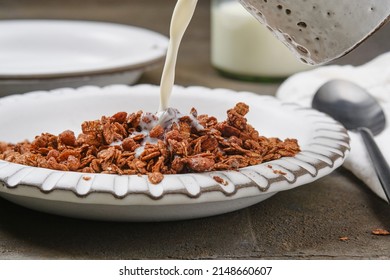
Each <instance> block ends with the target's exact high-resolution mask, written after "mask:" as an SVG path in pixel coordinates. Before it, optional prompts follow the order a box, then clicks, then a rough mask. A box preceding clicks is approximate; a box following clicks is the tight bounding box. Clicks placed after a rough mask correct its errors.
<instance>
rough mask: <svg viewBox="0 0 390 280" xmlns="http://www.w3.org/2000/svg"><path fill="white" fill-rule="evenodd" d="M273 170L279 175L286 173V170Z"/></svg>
mask: <svg viewBox="0 0 390 280" xmlns="http://www.w3.org/2000/svg"><path fill="white" fill-rule="evenodd" d="M273 172H274V173H275V174H279V175H287V173H286V172H283V171H282V170H278V169H275V170H274V171H273Z"/></svg>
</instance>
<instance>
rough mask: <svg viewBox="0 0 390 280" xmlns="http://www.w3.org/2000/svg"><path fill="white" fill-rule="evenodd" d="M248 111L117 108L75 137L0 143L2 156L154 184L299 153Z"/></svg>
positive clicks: (47, 135) (65, 134)
mask: <svg viewBox="0 0 390 280" xmlns="http://www.w3.org/2000/svg"><path fill="white" fill-rule="evenodd" d="M248 111H249V106H248V105H246V104H244V103H237V104H236V106H235V107H234V108H232V109H230V110H228V111H227V119H226V120H224V121H222V122H219V121H218V120H217V119H216V118H215V117H213V116H208V115H198V113H197V111H196V110H195V109H192V110H191V112H190V114H189V115H180V114H179V113H178V112H177V111H176V110H172V111H171V113H172V112H173V115H172V114H171V115H170V117H169V116H168V118H167V117H166V116H165V119H164V117H163V116H157V115H155V114H151V113H144V112H142V111H138V112H136V113H131V114H128V113H126V112H118V113H116V114H114V115H113V116H110V117H107V116H103V117H101V119H100V120H93V121H85V122H83V123H82V125H81V130H82V133H80V134H79V135H77V136H76V135H75V133H74V132H73V131H70V130H65V131H64V132H62V133H60V134H59V135H53V134H50V133H42V134H41V135H39V136H36V137H35V139H34V140H33V141H32V142H30V141H24V142H20V143H17V144H11V143H5V142H0V159H2V160H6V161H10V162H14V163H18V164H24V165H29V166H35V167H42V168H50V169H56V170H63V171H77V172H85V173H109V174H121V175H122V174H129V175H134V174H147V175H148V178H149V181H150V182H151V183H154V184H157V183H159V182H161V180H162V179H163V174H180V173H191V172H206V171H215V170H236V169H238V168H242V167H246V166H249V165H255V164H259V163H262V162H266V161H270V160H275V159H279V158H281V157H285V156H294V155H296V154H297V153H298V152H299V151H300V148H299V145H298V143H297V140H296V139H285V140H284V141H282V140H280V139H278V138H267V137H264V136H261V135H259V132H258V131H256V130H255V129H254V128H253V127H252V126H251V125H250V124H248V122H247V119H246V118H245V115H246V114H247V113H248ZM172 116H173V117H172Z"/></svg>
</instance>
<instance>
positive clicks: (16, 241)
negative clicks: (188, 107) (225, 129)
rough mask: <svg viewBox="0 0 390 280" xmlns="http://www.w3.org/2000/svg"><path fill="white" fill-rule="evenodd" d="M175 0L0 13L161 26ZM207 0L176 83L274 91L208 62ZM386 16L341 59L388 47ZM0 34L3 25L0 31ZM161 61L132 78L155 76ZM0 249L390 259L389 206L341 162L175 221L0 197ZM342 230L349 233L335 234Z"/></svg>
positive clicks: (8, 254) (93, 0)
mask: <svg viewBox="0 0 390 280" xmlns="http://www.w3.org/2000/svg"><path fill="white" fill-rule="evenodd" d="M175 2H176V1H175V0H161V1H155V0H128V1H124V0H86V1H78V0H77V1H76V0H68V1H60V0H51V1H49V0H46V1H44V0H35V1H28V0H19V1H13V0H0V19H19V18H61V19H82V20H98V21H109V22H118V23H124V24H130V25H136V26H142V27H145V28H149V29H152V30H155V31H157V32H160V33H163V34H166V35H167V34H168V29H169V21H170V16H171V14H172V11H173V7H174V5H175ZM209 7H210V3H209V1H207V0H200V1H199V4H198V8H197V11H196V14H195V16H194V18H193V21H192V23H191V25H190V27H189V29H188V32H187V33H186V35H185V38H184V41H183V44H182V46H181V49H180V55H179V58H178V64H177V75H176V83H177V84H180V85H184V86H187V85H201V86H206V87H212V88H215V87H224V88H230V89H234V90H248V91H252V92H255V93H258V94H261V95H274V94H275V91H276V89H277V88H278V86H279V84H261V83H248V82H241V81H236V80H230V79H226V78H223V77H221V76H219V75H218V74H217V73H216V71H215V70H214V69H213V68H212V66H211V65H210V56H209V53H210V32H209V30H210V26H209V24H210V21H209V16H210V13H209ZM389 34H390V24H389V25H388V26H386V27H385V28H383V29H382V30H380V31H379V32H378V33H376V34H375V35H374V36H372V37H371V38H370V39H369V40H368V41H366V42H365V43H363V44H362V45H361V46H360V47H359V48H358V49H357V50H355V51H354V52H352V53H350V54H349V55H347V56H345V57H343V58H342V59H339V60H338V61H336V62H335V63H338V64H354V65H359V64H362V63H364V62H367V61H368V60H370V59H372V58H374V57H375V56H377V55H378V54H380V53H383V52H386V51H389V50H390V40H389V38H390V36H389ZM0 35H1V34H0ZM161 69H162V68H161V67H158V68H155V69H152V70H150V71H148V72H146V73H145V74H144V75H143V77H142V78H141V80H140V81H139V82H140V83H151V84H159V81H160V75H161ZM0 213H1V214H0V259H172V258H174V259H225V258H228V259H259V258H261V259H389V258H390V239H389V236H376V235H373V234H372V233H371V231H372V230H373V229H376V228H383V229H388V230H390V207H389V205H387V204H386V203H384V202H383V201H382V200H381V199H379V198H378V197H377V196H375V195H374V194H373V193H372V192H370V191H369V190H368V188H367V187H366V186H364V184H363V183H362V182H361V181H359V180H358V179H356V178H355V177H354V176H353V175H352V174H351V173H350V172H349V171H347V170H345V169H343V168H339V169H338V170H336V171H335V172H333V173H332V174H330V175H328V176H326V177H324V178H322V179H320V180H318V181H316V182H314V183H310V184H307V185H304V186H301V187H299V188H296V189H293V190H290V191H285V192H281V193H278V194H277V195H275V196H274V197H272V198H270V199H268V200H266V201H264V202H262V203H259V204H257V205H254V206H252V207H249V208H246V209H243V210H240V211H236V212H233V213H229V214H225V215H220V216H215V217H210V218H203V219H196V220H188V221H178V222H165V223H108V222H95V221H85V220H78V219H71V218H64V217H58V216H54V215H49V214H43V213H39V212H35V211H32V210H29V209H25V208H23V207H20V206H17V205H14V204H12V203H10V202H8V201H6V200H3V199H0ZM340 237H347V238H348V240H346V241H341V240H340Z"/></svg>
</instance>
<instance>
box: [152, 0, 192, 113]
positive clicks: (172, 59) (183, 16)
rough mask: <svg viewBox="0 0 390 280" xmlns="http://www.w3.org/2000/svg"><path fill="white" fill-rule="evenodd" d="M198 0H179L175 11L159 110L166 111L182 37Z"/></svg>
mask: <svg viewBox="0 0 390 280" xmlns="http://www.w3.org/2000/svg"><path fill="white" fill-rule="evenodd" d="M197 2H198V0H178V1H177V3H176V6H175V9H174V11H173V15H172V19H171V26H170V31H169V36H170V38H169V45H168V51H167V56H166V59H165V64H164V69H163V73H162V76H161V82H160V107H159V110H158V111H159V112H163V111H166V110H167V109H168V107H169V99H170V96H171V93H172V88H173V84H174V82H175V67H176V60H177V54H178V51H179V46H180V42H181V39H182V38H183V35H184V32H185V31H186V29H187V27H188V24H189V23H190V21H191V18H192V15H193V14H194V11H195V8H196V4H197Z"/></svg>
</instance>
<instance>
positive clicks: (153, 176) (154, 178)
mask: <svg viewBox="0 0 390 280" xmlns="http://www.w3.org/2000/svg"><path fill="white" fill-rule="evenodd" d="M148 179H149V182H151V183H152V184H154V185H155V184H158V183H160V182H161V181H162V180H163V179H164V175H162V174H161V173H160V172H152V173H149V174H148Z"/></svg>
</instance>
